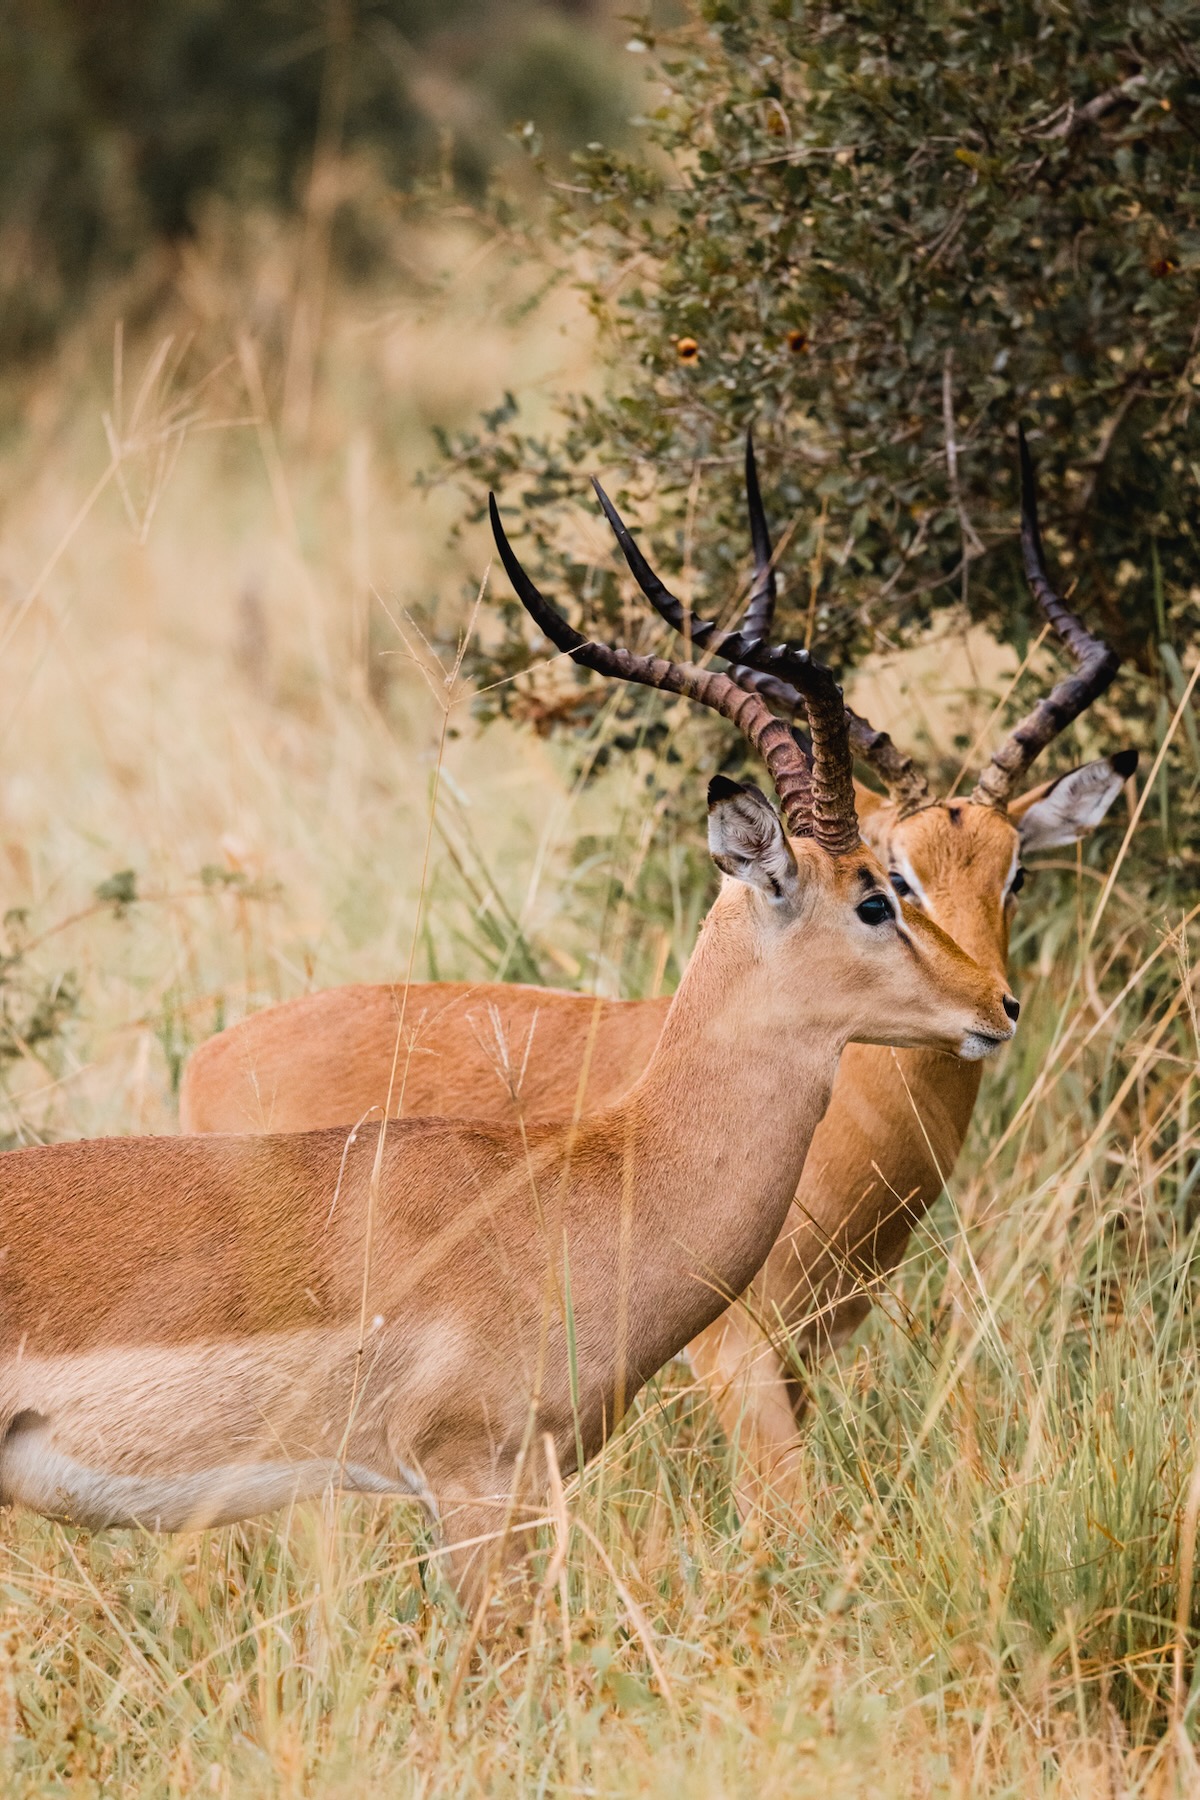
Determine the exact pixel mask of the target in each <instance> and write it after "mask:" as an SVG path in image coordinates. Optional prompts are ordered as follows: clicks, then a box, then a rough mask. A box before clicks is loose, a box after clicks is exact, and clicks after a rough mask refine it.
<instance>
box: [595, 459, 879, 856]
mask: <svg viewBox="0 0 1200 1800" xmlns="http://www.w3.org/2000/svg"><path fill="white" fill-rule="evenodd" d="M592 486H593V487H594V488H595V490H596V497H597V499H598V500H599V502H600V505H601V506H602V507H603V509H604V516H605V518H606V519H607V520H608V522H609V524H610V525H611V526H612V528H613V532H614V533H615V535H616V539H617V542H618V543H619V544H620V546H621V550H622V552H623V554H624V557H625V560H626V562H627V563H628V564H629V567H630V570H631V572H632V574H633V578H634V580H635V581H636V582H637V584H638V586H639V587H640V588H641V590H642V592H643V594H645V596H646V598H647V599H648V600H649V601H650V603H651V605H652V606H653V607H654V608H655V610H656V611H657V612H658V613H659V614H661V616H662V617H663V618H664V619H665V620H666V621H667V624H668V625H671V626H673V627H674V629H675V630H676V631H679V632H681V633H683V635H684V637H685V638H688V639H689V640H690V641H691V642H692V643H693V644H701V645H707V646H709V647H710V648H711V649H712V650H714V651H715V652H716V653H717V655H719V656H722V657H724V658H725V659H726V660H727V661H728V662H731V663H734V664H740V665H743V666H744V667H747V668H749V669H752V670H755V671H757V672H758V673H760V674H763V675H768V676H774V677H776V678H777V680H779V681H780V682H782V683H783V684H786V687H787V689H788V691H789V694H790V696H791V700H792V704H791V710H792V711H793V712H795V711H797V710H799V706H801V705H802V706H803V708H804V711H805V712H806V713H807V714H808V723H809V730H810V733H811V736H812V784H813V813H814V819H816V820H817V822H818V823H817V826H816V827H815V828H814V835H815V837H816V839H817V842H818V843H819V844H821V845H822V846H823V847H824V848H825V849H826V850H829V851H830V852H831V853H832V854H834V855H840V854H841V853H842V851H844V850H847V849H852V848H853V846H854V845H855V844H857V842H858V818H857V815H856V813H855V810H854V777H853V766H854V763H853V757H852V756H851V753H850V744H849V738H848V735H847V726H848V719H847V713H846V708H845V703H844V702H843V700H842V690H841V689H840V688H839V687H838V686H837V684H836V682H835V681H834V678H833V676H832V674H831V673H830V671H829V670H828V669H826V668H825V667H824V665H823V664H821V663H818V662H814V661H813V659H812V657H811V656H810V655H809V653H808V651H807V650H798V649H794V648H793V647H792V646H790V645H786V644H776V645H767V644H763V643H761V642H760V641H759V640H758V639H756V638H749V637H747V636H745V634H744V633H743V632H740V631H719V630H718V629H717V627H716V626H715V625H713V624H712V623H711V621H709V620H707V619H699V618H697V617H696V615H695V614H694V613H691V612H689V611H688V609H687V608H686V607H685V606H684V605H683V604H682V602H681V601H679V600H677V599H676V598H675V596H674V594H672V593H671V592H670V591H669V590H668V589H667V588H666V587H665V586H664V585H663V583H662V582H661V581H660V580H659V578H658V576H657V575H656V574H655V573H654V570H653V569H652V568H651V567H650V564H649V563H648V562H647V561H646V558H645V557H644V556H643V555H642V553H641V551H640V550H639V549H638V547H637V545H636V544H635V542H634V540H633V537H632V535H631V534H630V532H629V529H628V527H627V526H626V524H625V522H624V520H623V519H622V518H621V515H620V514H619V513H618V511H617V509H616V507H615V506H614V505H613V503H612V501H611V500H610V499H609V497H608V495H607V494H606V493H605V491H604V489H603V488H602V487H601V486H600V483H599V482H598V481H596V480H595V479H593V481H592ZM737 685H739V686H740V687H742V688H743V689H744V690H746V691H753V692H755V693H760V692H766V691H768V690H767V689H766V688H765V686H763V685H762V684H759V683H751V682H748V681H746V680H745V679H744V678H742V677H741V676H740V675H739V677H738V683H737ZM773 693H774V697H776V698H778V697H779V696H780V694H781V689H780V688H779V687H776V688H775V689H774V690H773ZM831 694H832V695H834V696H836V710H837V719H836V723H835V722H834V719H833V717H832V715H831V713H830V711H829V703H830V696H831ZM814 708H815V709H816V711H814Z"/></svg>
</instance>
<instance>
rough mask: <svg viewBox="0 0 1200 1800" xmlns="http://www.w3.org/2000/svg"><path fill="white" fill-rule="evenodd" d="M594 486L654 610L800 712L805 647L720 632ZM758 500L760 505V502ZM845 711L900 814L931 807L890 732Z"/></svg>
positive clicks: (757, 687)
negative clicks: (678, 593) (655, 565)
mask: <svg viewBox="0 0 1200 1800" xmlns="http://www.w3.org/2000/svg"><path fill="white" fill-rule="evenodd" d="M592 486H593V487H594V488H595V490H596V497H597V499H598V500H599V502H600V505H601V506H602V507H603V509H604V516H605V518H606V519H607V520H608V522H609V524H610V525H611V526H612V529H613V533H614V535H615V537H616V540H617V542H618V543H619V544H620V546H621V551H622V554H623V555H624V557H625V561H626V562H627V563H628V564H629V568H630V572H631V573H632V575H633V578H634V580H635V581H636V582H637V584H638V586H639V587H640V588H641V590H642V592H643V594H645V596H646V598H647V600H649V602H650V604H651V605H652V606H653V607H654V609H655V611H656V612H657V613H659V615H660V616H661V617H662V618H664V619H665V620H666V622H667V624H668V625H670V626H671V627H672V628H673V629H674V630H675V631H678V632H679V633H680V634H681V636H683V637H684V638H685V639H686V640H687V641H688V642H689V643H691V644H696V645H699V646H700V647H701V648H703V649H707V650H711V651H712V652H713V654H714V655H716V656H721V657H724V658H725V660H726V661H727V662H729V663H731V664H732V665H733V668H732V673H733V676H734V679H735V680H736V681H737V683H738V685H739V686H740V687H744V688H748V689H753V691H754V692H756V693H759V694H762V695H764V697H765V698H766V699H768V700H771V701H773V702H774V704H775V705H776V706H782V707H784V708H785V709H786V710H787V711H788V712H790V713H792V714H793V715H795V714H797V713H799V712H800V710H801V708H802V707H803V706H804V705H805V695H804V688H803V682H804V680H805V675H804V669H805V666H806V665H808V664H809V657H808V653H807V651H804V650H796V649H794V648H793V647H792V646H791V645H789V644H764V643H762V642H761V641H760V640H759V639H756V638H752V637H750V636H748V635H747V634H746V632H744V631H722V630H721V629H720V627H719V626H717V625H714V624H713V622H712V620H711V619H702V618H700V617H699V616H698V615H697V614H696V613H694V612H692V611H691V610H690V609H689V608H688V607H686V606H684V604H683V602H682V601H681V600H677V599H676V597H675V595H674V594H672V593H671V592H670V590H669V589H668V588H666V587H665V586H664V585H663V583H662V582H661V581H660V580H659V578H658V576H657V575H656V574H655V573H654V570H653V569H652V568H651V567H650V564H649V563H648V562H647V561H646V558H645V557H644V556H643V555H642V553H641V551H640V550H639V549H638V547H637V545H636V544H635V542H634V540H633V537H632V535H631V533H630V531H629V528H628V526H627V525H626V524H625V522H624V520H623V519H622V518H621V515H620V513H619V512H618V511H617V509H616V507H615V506H614V505H613V503H612V501H611V500H610V499H609V497H608V495H607V494H606V493H605V491H604V489H603V488H602V487H601V486H600V483H599V482H598V481H596V480H595V479H593V481H592ZM759 504H760V506H761V501H760V502H759ZM764 529H765V524H764ZM768 555H769V550H768ZM845 711H846V729H847V732H848V734H849V739H850V747H851V749H852V751H853V753H854V755H855V756H859V757H861V758H862V760H863V762H865V763H866V764H867V765H868V767H870V768H872V769H874V770H875V773H876V774H877V775H878V776H879V777H880V778H881V780H882V781H883V783H884V785H885V786H886V787H887V790H888V792H889V793H890V794H891V795H892V797H893V799H895V800H896V801H897V802H898V804H899V807H900V811H901V815H902V816H906V815H907V814H908V813H912V812H917V811H918V810H919V809H920V808H921V807H923V806H928V805H929V804H930V801H931V798H932V796H931V795H930V792H929V783H928V782H927V781H926V779H925V777H924V775H922V773H921V771H920V769H918V768H917V766H916V764H915V763H914V762H913V760H912V758H911V757H910V756H905V755H904V753H903V752H902V751H901V750H899V749H897V747H896V745H895V744H894V743H893V742H892V740H891V738H890V737H889V736H888V734H887V732H886V731H876V730H875V728H874V726H873V725H871V724H870V723H869V722H868V721H867V720H866V719H864V718H863V717H862V716H861V714H859V713H856V712H855V711H854V709H853V708H852V707H849V706H847V707H846V709H845Z"/></svg>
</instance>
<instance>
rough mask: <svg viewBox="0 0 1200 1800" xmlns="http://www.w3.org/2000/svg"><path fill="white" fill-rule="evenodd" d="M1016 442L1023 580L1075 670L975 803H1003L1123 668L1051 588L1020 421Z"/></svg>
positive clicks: (989, 775) (1006, 745)
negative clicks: (1019, 486)
mask: <svg viewBox="0 0 1200 1800" xmlns="http://www.w3.org/2000/svg"><path fill="white" fill-rule="evenodd" d="M1017 442H1018V445H1019V448H1020V456H1021V560H1022V561H1023V563H1024V564H1025V579H1026V581H1027V582H1028V583H1029V589H1030V592H1031V593H1032V595H1033V597H1034V599H1035V600H1036V601H1037V604H1038V607H1039V608H1040V610H1041V612H1042V614H1043V616H1044V617H1045V618H1046V619H1048V620H1049V622H1050V624H1051V625H1052V626H1053V627H1054V630H1055V631H1056V633H1057V634H1058V636H1059V637H1060V638H1061V639H1062V641H1063V643H1064V644H1065V645H1066V647H1067V650H1068V651H1069V652H1070V654H1071V656H1072V657H1073V659H1074V661H1075V663H1076V672H1075V674H1074V675H1066V676H1064V677H1063V679H1062V680H1061V681H1060V682H1058V683H1057V684H1056V685H1055V687H1053V688H1052V689H1051V691H1050V693H1049V694H1048V695H1047V696H1046V698H1045V699H1044V700H1039V701H1038V703H1037V705H1036V706H1035V707H1034V709H1033V711H1032V712H1031V713H1028V714H1027V715H1026V716H1025V718H1023V719H1022V720H1021V721H1020V723H1019V724H1017V725H1015V726H1014V727H1013V729H1012V731H1010V732H1009V734H1008V736H1007V737H1006V738H1005V740H1004V742H1003V743H1002V744H1001V745H1000V748H999V749H998V750H997V751H995V752H994V754H993V756H992V759H991V761H990V762H989V763H988V765H987V768H986V769H984V771H983V773H982V775H981V776H980V777H979V780H978V781H977V782H976V784H975V790H974V792H973V793H972V795H971V799H972V800H973V801H974V802H975V804H976V805H977V806H999V807H1003V806H1006V805H1007V803H1008V800H1009V796H1010V795H1011V793H1012V790H1013V787H1014V786H1015V784H1016V782H1017V781H1018V780H1019V779H1020V777H1021V776H1022V775H1023V774H1024V773H1025V771H1026V769H1028V767H1029V765H1030V763H1031V762H1032V761H1033V759H1034V757H1035V756H1037V755H1039V754H1040V752H1041V751H1043V750H1044V749H1045V748H1046V745H1047V744H1048V743H1050V742H1051V740H1052V739H1053V738H1056V737H1057V736H1058V734H1059V732H1060V731H1063V730H1065V728H1066V727H1067V726H1068V725H1069V724H1070V723H1071V721H1072V720H1073V719H1077V718H1078V717H1079V715H1080V713H1081V712H1083V710H1084V708H1085V707H1088V706H1090V705H1091V703H1092V701H1093V700H1096V699H1098V698H1099V696H1100V695H1101V694H1102V693H1103V692H1104V690H1105V688H1106V687H1108V686H1109V685H1110V684H1111V682H1112V680H1113V678H1114V676H1115V675H1116V673H1117V670H1118V669H1119V668H1120V666H1121V659H1120V657H1119V656H1118V655H1117V653H1116V651H1115V650H1112V649H1110V648H1109V646H1108V645H1107V644H1106V643H1105V642H1104V640H1103V639H1102V638H1098V637H1094V636H1093V634H1092V633H1091V632H1090V631H1089V630H1088V629H1087V627H1086V626H1085V625H1084V623H1083V621H1082V620H1081V619H1080V618H1078V617H1077V615H1076V614H1075V613H1073V612H1072V611H1071V609H1070V607H1069V606H1068V605H1067V604H1066V602H1065V601H1064V600H1063V599H1062V598H1061V597H1060V596H1059V595H1058V594H1056V593H1055V591H1054V589H1053V588H1052V587H1051V586H1050V579H1049V577H1048V576H1047V574H1046V560H1045V556H1044V553H1043V551H1042V534H1041V531H1040V529H1039V526H1038V511H1037V482H1036V479H1035V477H1034V471H1033V458H1032V457H1031V456H1030V454H1029V445H1028V443H1027V442H1026V440H1025V429H1024V427H1023V426H1021V425H1018V427H1017Z"/></svg>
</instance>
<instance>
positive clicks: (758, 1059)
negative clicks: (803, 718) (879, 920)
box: [610, 889, 844, 1329]
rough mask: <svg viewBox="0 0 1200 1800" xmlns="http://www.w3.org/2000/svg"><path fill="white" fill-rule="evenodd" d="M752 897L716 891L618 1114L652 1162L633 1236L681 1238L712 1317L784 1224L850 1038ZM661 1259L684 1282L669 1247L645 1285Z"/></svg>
mask: <svg viewBox="0 0 1200 1800" xmlns="http://www.w3.org/2000/svg"><path fill="white" fill-rule="evenodd" d="M755 906H756V902H754V900H753V899H751V898H750V897H749V896H746V897H743V895H742V893H741V892H740V891H739V890H736V889H735V890H733V892H732V893H730V892H729V891H728V890H727V891H726V892H725V893H724V894H723V895H722V896H721V899H720V900H719V901H718V903H717V906H716V907H715V908H714V910H713V912H712V913H711V914H710V915H709V918H708V920H707V922H706V924H705V927H704V930H703V932H702V933H701V936H700V939H699V942H698V943H697V945H696V949H695V952H694V953H693V956H692V959H691V962H690V964H689V966H688V969H687V973H686V974H685V976H684V979H683V981H682V983H681V984H680V987H679V990H678V992H677V993H676V995H675V998H674V1000H673V1001H672V1003H671V1008H670V1011H669V1012H668V1014H667V1018H666V1022H665V1024H664V1027H663V1032H662V1037H661V1038H660V1040H659V1043H658V1046H657V1048H656V1050H655V1052H654V1055H653V1056H652V1058H651V1060H650V1062H649V1064H648V1065H647V1067H646V1070H645V1073H644V1074H643V1076H642V1078H641V1080H640V1081H639V1082H638V1083H637V1085H636V1087H634V1088H633V1089H632V1090H631V1091H630V1093H629V1094H628V1095H627V1096H626V1098H625V1100H624V1101H623V1102H622V1103H620V1104H619V1105H618V1106H617V1107H616V1108H615V1109H614V1113H613V1114H612V1115H610V1119H611V1120H612V1122H614V1123H617V1122H619V1123H620V1124H621V1125H623V1126H624V1129H625V1133H626V1138H627V1142H628V1144H629V1147H630V1151H631V1153H635V1154H636V1156H637V1158H638V1161H639V1165H641V1166H643V1167H646V1168H652V1169H653V1170H654V1171H655V1179H654V1180H653V1181H650V1182H640V1181H639V1182H638V1183H636V1187H635V1194H636V1199H635V1215H636V1216H635V1220H634V1230H635V1234H636V1235H638V1236H645V1237H646V1238H647V1239H648V1240H649V1239H654V1240H656V1241H657V1242H658V1244H659V1245H660V1246H661V1245H664V1244H667V1243H674V1244H677V1245H678V1246H679V1248H680V1250H681V1251H682V1252H683V1253H684V1255H685V1256H687V1257H689V1258H690V1259H691V1261H692V1262H693V1264H694V1265H695V1267H696V1269H697V1271H698V1272H700V1273H701V1274H702V1276H703V1278H704V1279H706V1280H707V1281H708V1282H709V1284H710V1293H711V1311H712V1314H713V1315H715V1313H716V1312H717V1311H719V1310H720V1305H721V1302H720V1299H719V1294H722V1293H723V1294H724V1295H726V1296H732V1295H736V1294H738V1293H740V1292H741V1291H742V1289H743V1288H745V1287H746V1286H747V1284H748V1283H749V1281H750V1279H751V1277H752V1276H753V1275H754V1274H755V1272H756V1271H757V1269H758V1268H759V1267H760V1265H761V1264H762V1262H763V1261H764V1260H765V1258H766V1256H767V1253H768V1251H769V1250H770V1248H771V1245H772V1244H773V1243H774V1241H775V1238H776V1237H777V1235H778V1233H779V1231H780V1229H781V1227H782V1225H783V1221H784V1219H785V1217H786V1214H787V1209H788V1206H789V1205H790V1203H791V1200H792V1197H793V1195H794V1193H795V1190H796V1184H797V1182H798V1180H799V1177H800V1173H801V1170H802V1169H803V1166H804V1158H805V1156H806V1154H807V1152H808V1146H809V1142H810V1140H811V1138H812V1134H813V1132H814V1131H815V1129H816V1127H817V1125H818V1123H819V1122H820V1120H821V1117H822V1115H823V1114H824V1112H825V1109H826V1107H827V1106H828V1104H829V1098H830V1094H831V1092H832V1088H833V1082H834V1077H835V1076H836V1074H837V1066H838V1058H839V1057H840V1055H841V1052H842V1049H843V1046H844V1035H843V1034H842V1033H841V1031H840V1030H837V1029H835V1028H834V1027H833V1026H832V1025H831V1024H830V1022H829V1020H828V1017H827V1016H826V1015H825V1012H824V1009H823V1007H822V1005H821V996H820V982H819V976H818V975H817V973H816V971H814V976H813V991H812V992H811V994H806V993H805V992H804V991H803V990H801V991H799V992H798V991H797V983H796V978H795V976H794V975H793V976H792V977H791V978H790V980H789V981H788V982H787V983H786V984H784V983H783V982H782V981H781V978H780V968H779V961H778V958H776V957H773V956H772V955H771V954H770V944H769V936H768V934H766V933H764V931H763V930H762V926H761V922H760V921H759V920H758V919H757V918H756V916H755ZM810 1000H811V1008H810V1007H809V1006H808V1004H807V1002H808V1001H810ZM671 1260H672V1259H667V1261H668V1263H669V1262H670V1261H671ZM656 1267H657V1268H659V1269H662V1270H663V1275H664V1281H665V1283H666V1285H668V1286H669V1284H670V1282H671V1281H673V1280H674V1281H676V1283H677V1275H676V1274H674V1273H672V1272H671V1270H670V1269H669V1268H664V1267H663V1259H662V1256H661V1249H660V1252H659V1255H658V1256H657V1257H653V1256H648V1257H647V1258H646V1259H645V1269H646V1271H647V1280H648V1281H649V1283H650V1285H654V1282H653V1276H654V1270H655V1268H656ZM663 1304H664V1306H666V1307H668V1310H669V1303H668V1302H667V1300H666V1299H664V1301H663ZM692 1304H695V1291H693V1294H692ZM703 1322H706V1321H702V1323H703ZM696 1329H699V1326H697V1327H696Z"/></svg>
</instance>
